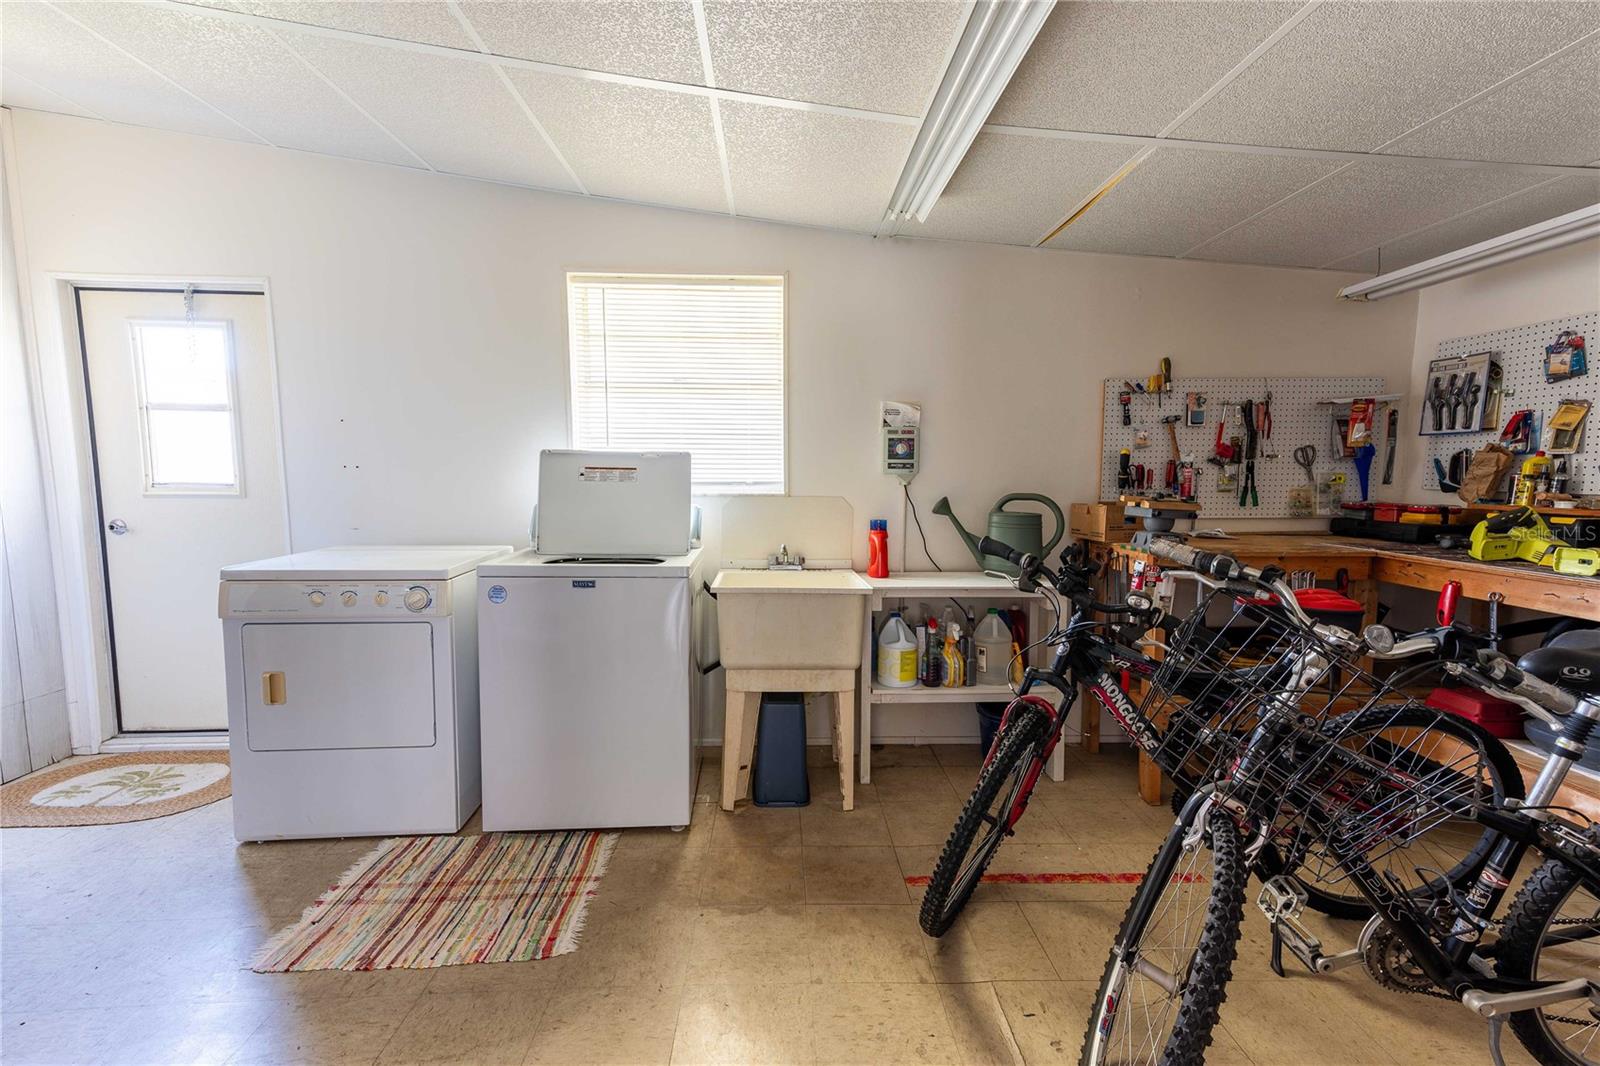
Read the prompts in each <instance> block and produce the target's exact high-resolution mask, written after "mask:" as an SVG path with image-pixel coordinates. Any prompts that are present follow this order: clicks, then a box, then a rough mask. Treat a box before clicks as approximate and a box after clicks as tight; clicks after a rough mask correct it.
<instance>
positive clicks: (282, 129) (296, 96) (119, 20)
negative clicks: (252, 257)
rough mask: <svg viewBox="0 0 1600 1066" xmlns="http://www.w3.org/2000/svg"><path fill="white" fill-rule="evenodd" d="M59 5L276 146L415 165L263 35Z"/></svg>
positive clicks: (203, 19)
mask: <svg viewBox="0 0 1600 1066" xmlns="http://www.w3.org/2000/svg"><path fill="white" fill-rule="evenodd" d="M60 7H61V9H62V10H63V11H66V12H67V13H68V14H70V15H72V16H73V17H75V18H77V19H80V20H81V21H83V22H84V23H86V24H87V25H89V26H92V27H93V28H94V29H95V30H97V31H98V32H100V33H102V34H104V35H105V36H106V37H108V38H110V39H111V40H113V41H115V42H116V43H117V44H118V45H119V46H120V47H122V48H125V49H127V50H128V51H129V52H132V53H133V54H134V55H136V56H138V57H139V58H140V59H142V60H144V61H145V62H146V63H148V64H150V65H151V66H152V67H155V68H156V69H157V70H159V71H161V73H163V74H165V75H167V77H169V78H171V79H172V80H174V81H176V82H177V83H178V84H179V85H182V86H183V87H184V88H186V89H188V90H189V91H190V92H192V93H194V94H195V95H197V96H199V97H200V98H201V99H203V100H205V101H206V102H207V103H209V104H211V105H212V106H213V107H216V108H217V109H218V110H220V111H222V112H223V113H224V114H226V115H228V116H230V117H232V118H235V119H237V120H239V121H240V122H241V123H243V124H244V125H245V126H247V127H249V128H250V129H251V130H254V131H255V132H256V133H259V134H260V135H261V136H262V137H265V138H266V139H267V140H269V141H271V142H273V143H274V144H279V145H284V146H286V147H289V148H300V149H304V150H306V151H312V152H326V153H328V154H330V155H341V156H349V157H352V158H356V159H371V160H376V161H378V162H383V163H397V164H400V165H403V166H420V165H421V164H420V163H418V162H417V160H416V158H415V157H413V156H412V155H411V154H410V153H409V152H407V151H405V149H403V148H401V147H400V145H398V144H396V143H395V142H394V139H393V138H391V137H389V136H388V135H387V134H385V133H384V132H383V131H382V130H381V129H379V128H378V127H377V126H376V125H374V124H373V123H372V121H371V120H369V119H368V118H366V117H365V116H364V115H362V114H361V112H360V111H358V110H357V109H356V108H355V107H353V106H352V105H351V104H350V103H349V101H347V100H345V99H344V98H343V97H342V96H340V95H339V94H338V93H337V92H336V91H334V90H333V89H332V88H331V87H330V86H329V85H328V84H327V82H325V81H323V80H322V79H321V78H319V77H318V76H317V75H316V74H315V73H314V72H312V71H311V70H310V69H309V68H307V66H306V65H305V64H304V63H302V62H301V61H300V60H298V59H297V58H295V56H294V55H293V54H292V53H290V51H289V50H288V49H287V48H286V47H285V46H284V45H283V44H282V43H281V42H280V41H279V40H278V38H277V37H275V36H274V35H273V34H272V33H270V32H268V31H267V30H264V29H260V28H258V27H255V26H249V25H244V24H241V23H237V22H226V21H222V20H219V19H215V18H210V17H208V16H205V15H197V14H190V13H188V12H186V11H179V10H175V9H173V8H167V7H159V6H155V5H151V4H144V3H119V4H107V3H64V4H61V5H60Z"/></svg>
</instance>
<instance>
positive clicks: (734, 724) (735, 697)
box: [722, 689, 761, 811]
mask: <svg viewBox="0 0 1600 1066" xmlns="http://www.w3.org/2000/svg"><path fill="white" fill-rule="evenodd" d="M727 704H728V705H727V711H726V713H725V714H724V715H723V721H722V809H723V810H725V811H731V810H733V808H734V805H735V804H737V803H738V802H739V801H740V800H741V799H743V798H744V797H745V796H746V795H747V794H748V793H749V791H750V765H751V763H753V762H754V761H755V754H756V726H757V722H758V718H759V716H760V714H761V693H759V692H746V691H744V690H742V689H729V690H728V701H727Z"/></svg>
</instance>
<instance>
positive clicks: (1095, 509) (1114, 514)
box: [1067, 501, 1138, 544]
mask: <svg viewBox="0 0 1600 1066" xmlns="http://www.w3.org/2000/svg"><path fill="white" fill-rule="evenodd" d="M1122 511H1123V506H1122V504H1120V503H1118V502H1116V501H1111V502H1100V503H1075V504H1073V505H1072V506H1071V507H1069V508H1068V509H1067V529H1068V530H1070V531H1071V533H1072V535H1073V536H1074V537H1076V538H1077V539H1078V540H1097V541H1104V542H1107V543H1111V544H1116V543H1120V542H1122V541H1125V540H1132V539H1133V534H1134V531H1135V530H1136V529H1137V528H1138V527H1137V526H1136V525H1134V524H1133V523H1132V522H1130V521H1129V520H1128V519H1127V518H1126V517H1124V515H1123V513H1122Z"/></svg>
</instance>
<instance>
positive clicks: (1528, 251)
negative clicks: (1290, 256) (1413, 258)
mask: <svg viewBox="0 0 1600 1066" xmlns="http://www.w3.org/2000/svg"><path fill="white" fill-rule="evenodd" d="M1590 237H1600V204H1594V205H1592V206H1590V207H1583V208H1579V209H1578V210H1576V211H1569V212H1568V213H1567V214H1565V215H1557V216H1556V217H1555V218H1550V219H1546V220H1545V221H1543V222H1539V223H1536V224H1535V225H1532V226H1527V227H1524V228H1523V229H1519V230H1512V231H1511V232H1510V233H1504V234H1501V235H1500V236H1498V237H1491V238H1489V239H1488V240H1486V241H1479V242H1478V243H1477V244H1469V245H1467V247H1465V248H1458V249H1456V250H1455V251H1453V252H1446V253H1445V254H1444V255H1440V256H1435V257H1434V258H1432V259H1424V260H1423V261H1422V262H1420V263H1413V264H1411V265H1410V266H1408V267H1402V268H1401V269H1399V270H1393V271H1390V272H1389V273H1387V274H1379V275H1378V276H1377V277H1375V278H1372V279H1370V280H1368V281H1362V282H1358V283H1356V284H1354V285H1346V286H1345V287H1344V288H1342V289H1340V290H1339V295H1340V296H1342V297H1343V298H1344V299H1346V300H1381V299H1383V298H1384V297H1385V296H1394V295H1395V294H1397V293H1402V292H1410V291H1411V290H1412V289H1420V288H1422V287H1424V286H1426V285H1437V284H1438V283H1439V282H1441V281H1449V280H1450V279H1451V278H1459V277H1461V276H1462V275H1464V274H1471V273H1474V272H1475V271H1479V270H1484V269H1487V268H1488V267H1492V266H1499V265H1500V264H1501V263H1510V262H1513V261H1514V260H1517V259H1524V258H1526V257H1528V256H1530V255H1537V254H1539V253H1540V252H1548V251H1550V250H1551V249H1553V248H1562V247H1565V246H1566V245H1569V244H1575V243H1577V242H1578V241H1582V240H1587V239H1589V238H1590Z"/></svg>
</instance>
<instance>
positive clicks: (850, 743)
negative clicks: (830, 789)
mask: <svg viewBox="0 0 1600 1066" xmlns="http://www.w3.org/2000/svg"><path fill="white" fill-rule="evenodd" d="M833 715H834V735H835V736H837V737H838V738H839V791H840V792H841V793H842V794H843V796H844V809H845V810H847V811H853V810H855V808H856V692H855V689H853V688H847V689H842V690H841V691H838V692H835V693H834V694H833Z"/></svg>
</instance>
